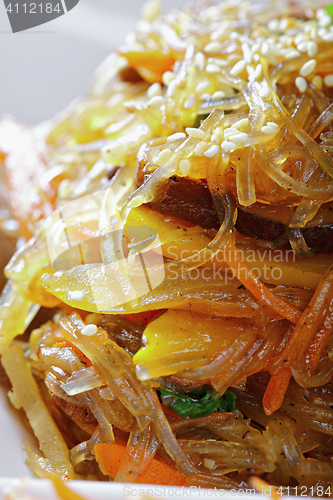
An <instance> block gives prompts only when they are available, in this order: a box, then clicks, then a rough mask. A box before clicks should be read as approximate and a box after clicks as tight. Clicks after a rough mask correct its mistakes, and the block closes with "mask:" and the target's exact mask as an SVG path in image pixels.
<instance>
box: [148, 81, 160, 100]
mask: <svg viewBox="0 0 333 500" xmlns="http://www.w3.org/2000/svg"><path fill="white" fill-rule="evenodd" d="M161 95H162V87H161V84H160V83H158V82H155V83H153V85H151V86H150V87H149V89H148V90H147V96H148V97H149V99H151V98H152V97H157V96H161Z"/></svg>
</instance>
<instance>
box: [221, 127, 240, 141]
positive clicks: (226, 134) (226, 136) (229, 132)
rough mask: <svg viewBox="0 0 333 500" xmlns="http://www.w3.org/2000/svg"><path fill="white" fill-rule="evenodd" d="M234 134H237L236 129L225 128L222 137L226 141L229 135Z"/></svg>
mask: <svg viewBox="0 0 333 500" xmlns="http://www.w3.org/2000/svg"><path fill="white" fill-rule="evenodd" d="M235 133H237V129H236V128H234V127H229V128H226V129H224V131H223V135H224V137H225V139H228V137H229V136H231V135H235Z"/></svg>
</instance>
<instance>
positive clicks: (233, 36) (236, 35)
mask: <svg viewBox="0 0 333 500" xmlns="http://www.w3.org/2000/svg"><path fill="white" fill-rule="evenodd" d="M240 36H241V35H240V33H237V31H233V32H232V33H230V40H233V41H234V42H237V41H238V40H239V39H240Z"/></svg>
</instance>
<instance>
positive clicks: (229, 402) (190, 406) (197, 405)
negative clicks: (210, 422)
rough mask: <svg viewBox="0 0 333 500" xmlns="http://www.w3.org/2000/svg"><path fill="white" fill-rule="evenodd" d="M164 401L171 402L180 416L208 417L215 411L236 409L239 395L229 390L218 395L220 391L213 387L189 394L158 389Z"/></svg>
mask: <svg viewBox="0 0 333 500" xmlns="http://www.w3.org/2000/svg"><path fill="white" fill-rule="evenodd" d="M158 390H159V393H160V396H161V400H162V403H163V401H164V402H167V403H169V404H170V400H173V401H172V402H171V408H172V409H173V411H174V412H176V413H177V414H178V415H179V416H180V417H182V418H186V417H190V418H199V417H206V416H208V415H211V413H214V411H235V409H236V405H235V400H236V398H237V396H235V394H233V393H232V392H230V391H227V392H226V393H225V394H223V396H221V397H218V393H217V392H216V391H214V390H213V389H203V390H200V391H196V392H195V391H194V392H192V393H189V395H188V396H185V395H183V394H177V393H175V392H172V391H169V390H167V389H158Z"/></svg>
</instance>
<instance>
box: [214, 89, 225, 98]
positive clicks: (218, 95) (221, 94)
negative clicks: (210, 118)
mask: <svg viewBox="0 0 333 500" xmlns="http://www.w3.org/2000/svg"><path fill="white" fill-rule="evenodd" d="M223 97H225V92H223V90H217V91H216V92H214V94H213V95H212V98H213V99H223Z"/></svg>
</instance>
